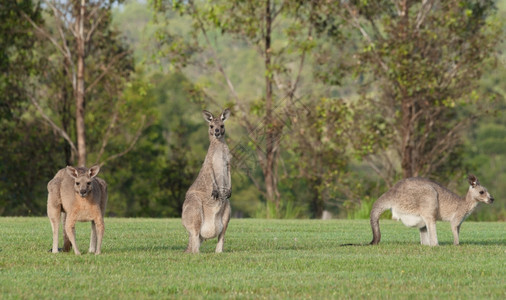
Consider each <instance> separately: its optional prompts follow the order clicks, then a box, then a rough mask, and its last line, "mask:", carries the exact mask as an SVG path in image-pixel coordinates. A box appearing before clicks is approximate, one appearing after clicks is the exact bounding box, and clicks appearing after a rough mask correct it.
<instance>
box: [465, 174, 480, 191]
mask: <svg viewBox="0 0 506 300" xmlns="http://www.w3.org/2000/svg"><path fill="white" fill-rule="evenodd" d="M467 180H468V182H469V184H470V185H471V186H472V187H473V188H474V187H476V186H477V185H480V182H479V181H478V178H476V176H474V175H473V174H469V177H468V178H467Z"/></svg>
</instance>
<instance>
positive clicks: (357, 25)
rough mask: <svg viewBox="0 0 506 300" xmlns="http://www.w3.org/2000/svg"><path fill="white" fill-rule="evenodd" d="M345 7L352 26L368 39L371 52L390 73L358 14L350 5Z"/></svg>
mask: <svg viewBox="0 0 506 300" xmlns="http://www.w3.org/2000/svg"><path fill="white" fill-rule="evenodd" d="M344 7H345V8H346V10H347V11H348V13H349V14H350V16H351V17H352V20H351V21H352V22H351V23H352V25H353V26H354V27H355V28H357V29H358V30H359V31H360V33H361V34H362V36H363V37H364V38H365V39H366V41H367V43H369V46H371V51H372V52H373V53H374V58H375V59H376V60H377V62H378V63H379V64H380V66H381V68H382V69H383V71H385V72H388V66H387V65H386V64H385V62H384V61H383V60H382V59H381V56H380V55H379V54H378V53H377V52H376V50H375V49H374V42H373V41H372V39H371V37H370V36H369V34H368V33H367V31H365V29H364V27H362V25H361V24H360V21H359V20H358V17H357V13H356V12H355V11H354V10H353V9H352V8H351V7H350V5H349V4H348V3H344Z"/></svg>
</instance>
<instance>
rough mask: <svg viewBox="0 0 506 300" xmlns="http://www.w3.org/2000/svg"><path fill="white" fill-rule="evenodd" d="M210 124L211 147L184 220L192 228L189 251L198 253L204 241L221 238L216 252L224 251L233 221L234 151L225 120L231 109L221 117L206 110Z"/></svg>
mask: <svg viewBox="0 0 506 300" xmlns="http://www.w3.org/2000/svg"><path fill="white" fill-rule="evenodd" d="M202 114H203V116H204V119H205V120H206V121H207V122H208V123H209V141H210V145H209V149H208V150H207V155H206V158H205V160H204V164H203V165H202V168H201V169H200V172H199V175H198V176H197V179H196V180H195V182H194V183H193V184H192V185H191V187H190V188H189V189H188V191H187V192H186V198H185V201H184V203H183V213H182V218H181V219H182V223H183V226H184V227H185V228H186V230H187V231H188V235H189V237H188V239H189V240H188V248H186V251H185V252H190V253H198V252H199V248H200V243H201V242H202V241H204V240H207V239H212V238H215V237H218V244H217V245H216V253H220V252H222V251H223V244H224V242H225V232H226V231H227V226H228V222H229V220H230V201H229V199H230V196H231V195H232V182H231V178H230V159H231V155H230V151H229V149H228V146H227V144H226V142H225V125H224V124H223V123H224V122H225V120H227V119H228V117H229V116H230V111H229V110H228V109H225V110H224V111H223V112H222V113H221V115H220V117H219V118H215V117H214V116H213V114H212V113H210V112H208V111H206V110H204V111H203V112H202Z"/></svg>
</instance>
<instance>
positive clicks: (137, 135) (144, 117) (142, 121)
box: [95, 115, 146, 166]
mask: <svg viewBox="0 0 506 300" xmlns="http://www.w3.org/2000/svg"><path fill="white" fill-rule="evenodd" d="M145 121H146V115H142V117H141V125H140V126H139V129H138V130H137V133H136V134H135V136H134V138H133V139H132V142H131V143H130V145H129V146H128V148H126V149H125V150H123V151H122V152H120V153H117V154H114V155H111V156H109V157H108V158H107V159H105V160H104V161H103V162H101V163H100V166H103V165H104V164H105V163H106V162H108V161H111V160H113V159H116V158H118V157H121V156H123V155H125V154H127V153H128V152H130V151H131V150H132V149H133V147H134V146H135V144H136V143H137V141H138V140H139V137H140V136H141V134H142V130H143V128H144V124H145ZM95 163H98V160H97V161H96V162H95Z"/></svg>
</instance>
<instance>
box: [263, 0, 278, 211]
mask: <svg viewBox="0 0 506 300" xmlns="http://www.w3.org/2000/svg"><path fill="white" fill-rule="evenodd" d="M271 27H272V12H271V1H270V0H266V1H265V53H264V55H265V70H266V72H265V124H266V126H265V128H266V131H267V132H266V147H265V156H266V162H265V167H264V178H265V189H266V194H267V200H268V201H271V202H273V203H274V204H275V205H276V211H279V199H278V197H277V195H278V190H277V184H276V178H275V168H276V167H277V161H276V151H277V150H276V148H277V147H276V143H277V140H276V136H277V135H276V130H278V129H277V128H276V126H275V124H274V120H273V114H272V110H273V93H272V86H273V82H272V81H273V78H272V73H271V72H272V68H271V32H272V28H271Z"/></svg>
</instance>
